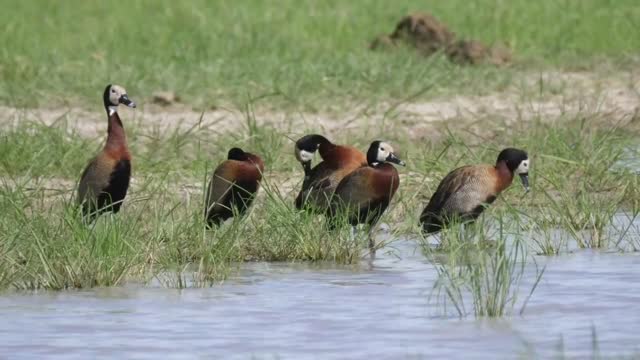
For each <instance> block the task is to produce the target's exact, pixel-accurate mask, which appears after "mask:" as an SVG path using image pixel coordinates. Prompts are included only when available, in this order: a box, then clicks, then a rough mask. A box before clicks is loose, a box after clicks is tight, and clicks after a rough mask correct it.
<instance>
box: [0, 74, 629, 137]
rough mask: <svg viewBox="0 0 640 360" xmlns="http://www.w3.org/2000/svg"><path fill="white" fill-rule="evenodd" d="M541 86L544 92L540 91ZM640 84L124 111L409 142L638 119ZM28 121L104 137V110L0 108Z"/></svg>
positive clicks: (2, 115) (127, 118) (524, 86)
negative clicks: (521, 125) (460, 133)
mask: <svg viewBox="0 0 640 360" xmlns="http://www.w3.org/2000/svg"><path fill="white" fill-rule="evenodd" d="M541 87H543V88H544V89H545V90H544V93H540V92H539V91H538V89H539V88H541ZM639 107H640V79H639V78H633V77H631V76H629V74H627V73H624V74H623V73H620V74H607V75H598V74H592V73H562V72H547V73H543V74H531V75H527V76H524V77H523V78H522V80H521V82H520V83H519V85H518V86H512V87H510V88H508V89H506V90H505V91H503V92H499V93H493V94H488V95H482V96H462V95H455V96H446V97H439V98H434V99H430V100H424V99H421V100H416V101H410V102H394V101H392V100H389V101H388V102H384V103H375V104H374V105H354V106H352V107H351V108H349V109H346V110H345V109H344V108H337V109H333V108H331V106H330V105H328V106H327V107H326V108H325V109H321V110H320V111H318V112H313V113H311V112H296V111H294V110H293V111H292V110H288V111H279V110H277V109H273V108H270V107H268V106H263V107H259V106H256V108H255V109H253V110H252V112H251V113H249V114H247V112H246V111H244V110H241V109H235V108H216V109H211V110H207V111H194V110H193V109H191V108H190V107H188V106H186V105H176V104H174V105H172V106H168V107H165V106H158V105H154V104H141V106H140V107H139V108H138V109H135V110H131V109H128V108H122V109H121V110H120V111H121V116H122V119H123V121H124V123H125V127H126V128H128V129H138V130H143V131H144V132H145V133H149V132H158V133H162V132H167V131H174V130H180V131H186V130H189V129H207V130H208V131H210V132H212V133H215V134H224V133H228V132H234V131H242V130H243V129H247V128H248V127H249V125H250V124H251V126H254V125H255V126H269V127H272V128H274V129H276V130H278V131H281V132H282V133H284V134H290V135H291V136H292V137H295V136H296V135H301V134H302V133H305V132H308V131H316V132H321V133H325V134H328V135H339V136H344V135H345V134H349V133H351V132H358V133H363V132H364V133H366V134H371V136H376V135H379V134H385V133H388V132H389V131H391V130H392V131H393V132H394V133H396V134H398V135H399V136H407V137H409V138H412V139H424V138H437V137H439V136H440V132H438V131H435V130H437V129H440V128H441V127H442V126H448V127H451V128H453V129H455V128H464V129H468V127H469V126H470V124H471V125H473V126H476V127H478V128H487V127H488V126H490V124H491V123H492V122H493V121H499V122H501V123H503V124H507V125H508V124H511V123H516V122H521V121H530V120H540V121H561V120H562V119H569V118H575V117H576V116H579V115H580V114H600V115H602V116H605V117H607V118H610V119H612V120H613V119H623V118H629V119H631V118H633V117H634V116H635V117H636V118H637V117H638V113H639ZM25 121H37V122H41V123H43V124H46V125H53V124H61V123H63V124H66V125H67V128H68V129H69V131H70V132H73V133H75V134H79V135H80V136H86V137H100V136H104V135H105V133H106V129H107V122H106V115H105V113H104V111H98V110H96V111H87V110H84V109H78V108H66V109H65V108H57V109H46V108H36V109H23V108H12V107H1V106H0V130H2V129H3V128H7V127H12V126H16V125H18V124H19V123H21V122H25Z"/></svg>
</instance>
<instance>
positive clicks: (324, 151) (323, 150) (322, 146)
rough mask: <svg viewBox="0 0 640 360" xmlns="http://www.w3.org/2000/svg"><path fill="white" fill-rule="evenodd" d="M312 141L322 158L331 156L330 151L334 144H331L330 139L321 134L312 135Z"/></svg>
mask: <svg viewBox="0 0 640 360" xmlns="http://www.w3.org/2000/svg"><path fill="white" fill-rule="evenodd" d="M312 141H313V142H314V143H316V144H318V152H319V153H320V157H322V159H324V160H326V159H328V158H329V157H330V156H331V155H330V152H331V150H333V148H334V147H335V145H333V144H332V143H331V141H329V140H328V139H327V138H325V137H324V136H322V135H314V137H313V139H312Z"/></svg>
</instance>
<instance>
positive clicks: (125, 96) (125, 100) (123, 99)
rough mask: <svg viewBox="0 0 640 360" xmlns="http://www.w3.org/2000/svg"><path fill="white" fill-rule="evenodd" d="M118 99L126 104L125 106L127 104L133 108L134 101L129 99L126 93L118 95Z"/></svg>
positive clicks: (134, 105)
mask: <svg viewBox="0 0 640 360" xmlns="http://www.w3.org/2000/svg"><path fill="white" fill-rule="evenodd" d="M118 101H119V102H120V104H122V105H126V106H128V107H130V108H135V107H136V103H134V102H133V101H131V99H129V97H128V96H127V94H124V95H122V96H120V100H118Z"/></svg>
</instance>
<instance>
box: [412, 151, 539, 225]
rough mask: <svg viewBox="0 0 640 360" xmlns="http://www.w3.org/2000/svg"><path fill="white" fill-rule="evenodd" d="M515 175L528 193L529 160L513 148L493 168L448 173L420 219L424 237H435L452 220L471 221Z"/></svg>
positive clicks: (524, 154) (476, 166)
mask: <svg viewBox="0 0 640 360" xmlns="http://www.w3.org/2000/svg"><path fill="white" fill-rule="evenodd" d="M515 174H517V175H519V176H520V180H521V181H522V184H523V185H524V187H525V190H526V191H529V157H528V155H527V153H526V152H525V151H523V150H519V149H513V148H507V149H504V150H502V151H501V152H500V154H499V155H498V160H496V164H495V166H492V165H468V166H463V167H460V168H457V169H455V170H453V171H451V172H450V173H449V174H448V175H447V176H445V178H444V179H443V180H442V181H441V182H440V185H438V189H437V190H436V192H435V194H433V196H432V197H431V200H429V204H428V205H427V207H426V208H425V209H424V211H423V212H422V215H420V222H421V223H422V229H423V231H424V233H425V234H426V235H429V234H433V233H437V232H439V231H440V230H442V228H443V227H446V226H447V225H448V224H449V223H450V222H452V221H456V220H457V221H462V222H473V221H475V220H476V219H477V218H478V216H480V214H482V212H483V211H484V209H485V208H486V207H487V206H488V205H489V204H491V203H493V201H495V199H496V198H497V196H498V195H500V193H501V192H502V191H504V190H505V189H506V188H508V187H509V185H511V182H512V181H513V177H514V175H515Z"/></svg>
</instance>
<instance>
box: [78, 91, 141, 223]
mask: <svg viewBox="0 0 640 360" xmlns="http://www.w3.org/2000/svg"><path fill="white" fill-rule="evenodd" d="M103 101H104V109H105V110H106V111H107V118H108V122H109V125H108V130H107V142H106V144H105V146H104V148H103V149H102V151H101V152H100V153H99V154H98V155H97V156H96V157H95V158H93V159H92V160H91V161H90V162H89V164H88V165H87V167H86V168H85V169H84V171H83V172H82V176H81V178H80V184H79V186H78V203H79V204H80V205H81V206H82V213H83V215H84V217H85V218H88V219H89V220H93V219H95V218H96V217H97V216H99V215H100V214H101V213H103V212H113V213H117V212H118V211H120V206H122V202H123V201H124V198H125V196H126V195H127V190H128V188H129V179H130V178H131V154H129V149H128V147H127V137H126V135H125V132H124V127H123V126H122V121H121V120H120V116H119V115H118V105H120V104H123V105H126V106H128V107H131V108H135V107H136V104H135V103H134V102H133V101H131V100H130V99H129V97H128V96H127V91H126V90H125V89H124V88H123V87H122V86H118V85H107V87H106V88H105V89H104V95H103Z"/></svg>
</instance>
